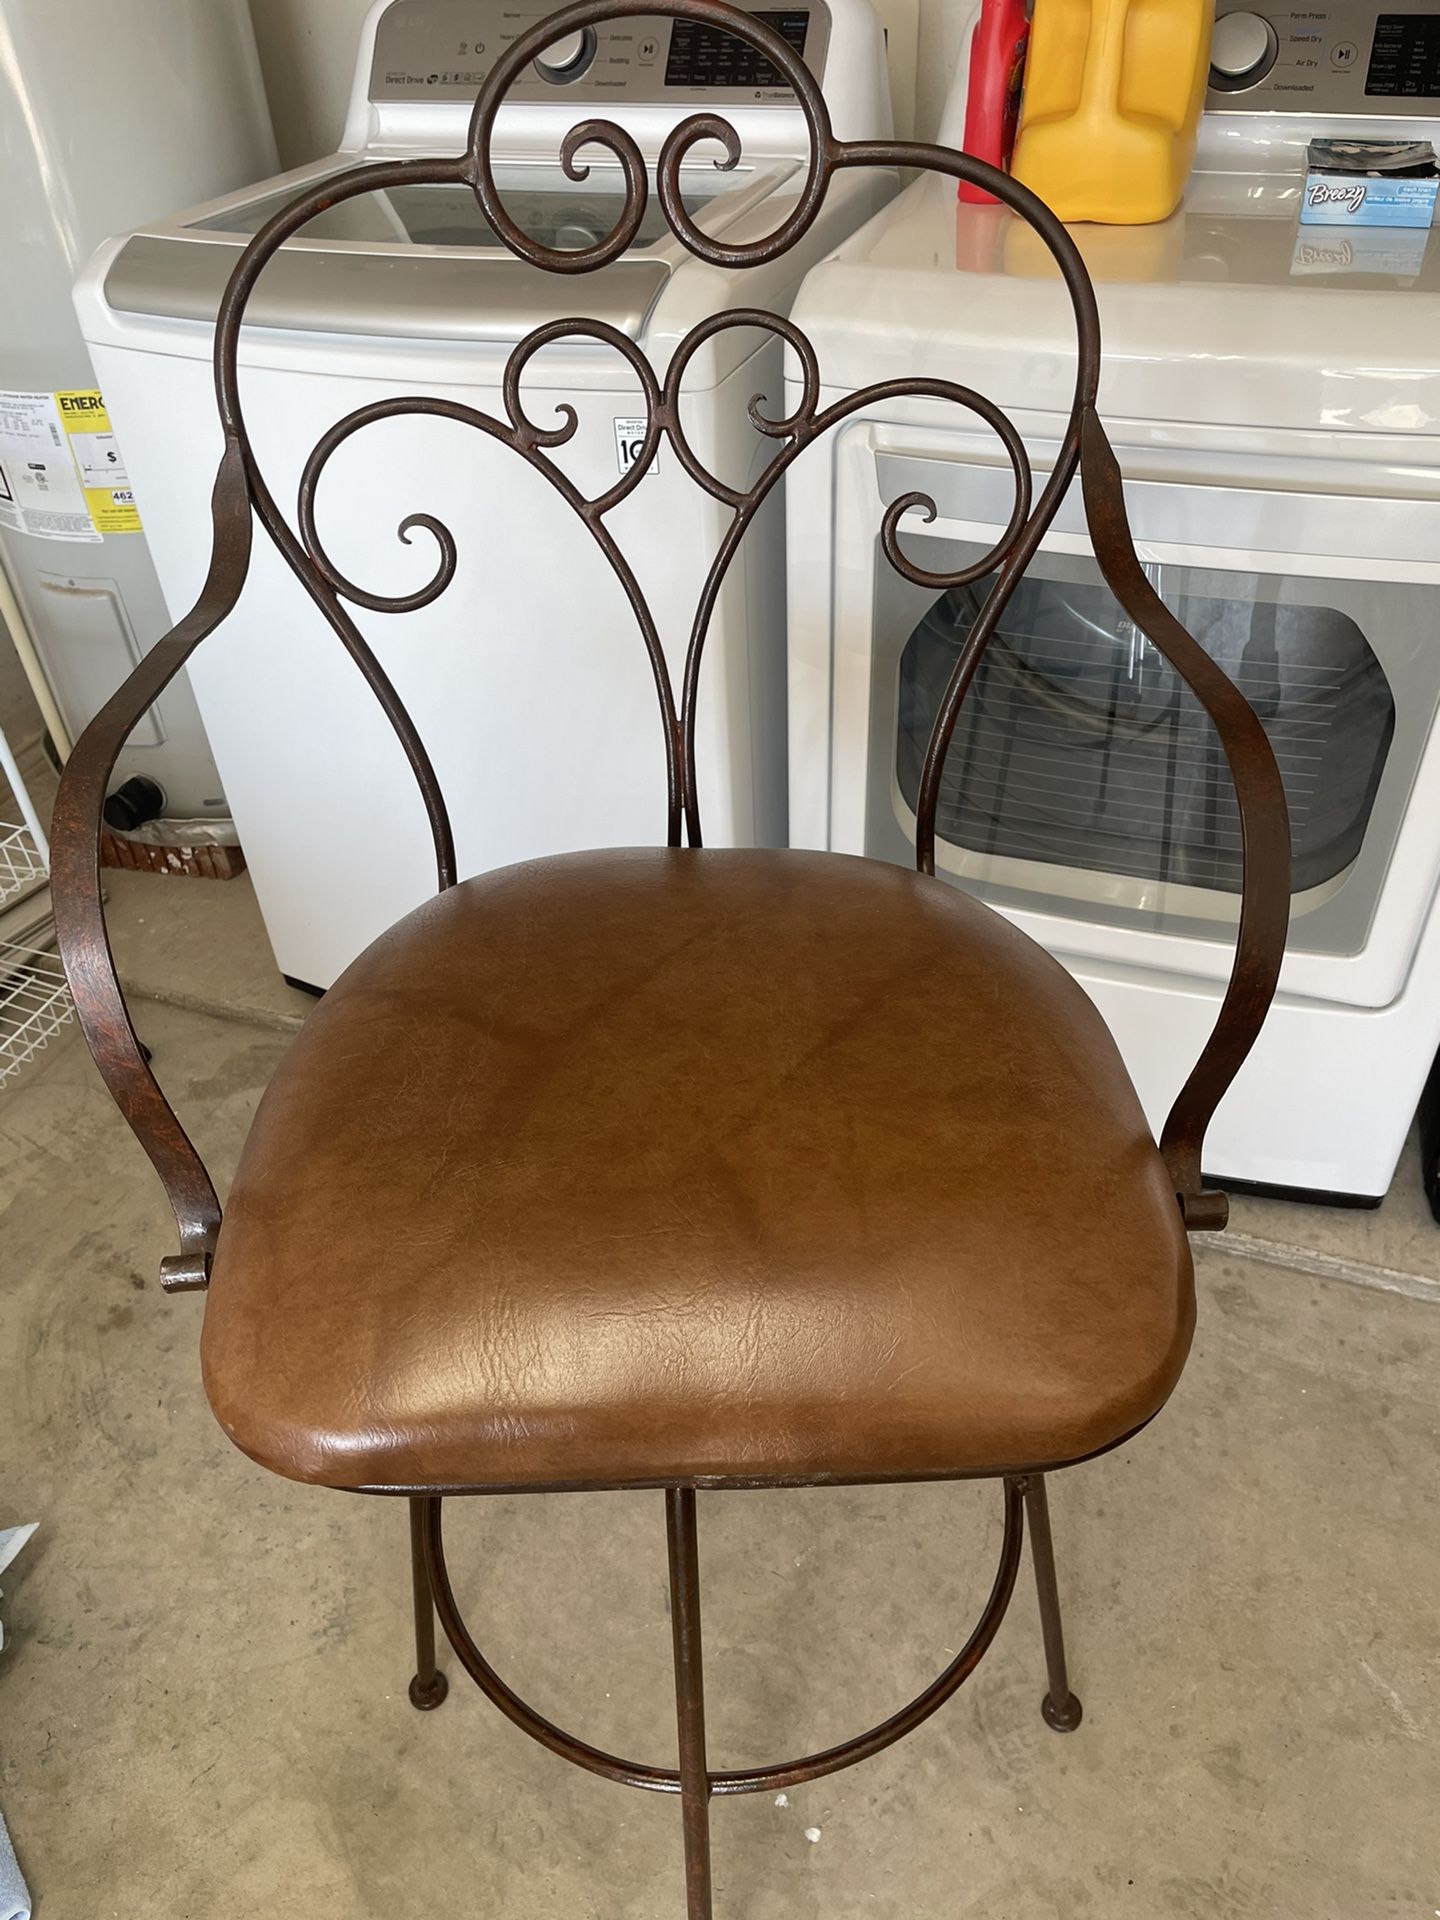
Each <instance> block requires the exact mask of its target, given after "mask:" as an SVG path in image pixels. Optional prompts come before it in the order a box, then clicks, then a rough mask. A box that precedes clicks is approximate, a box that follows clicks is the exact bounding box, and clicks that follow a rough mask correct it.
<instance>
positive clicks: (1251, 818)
mask: <svg viewBox="0 0 1440 1920" xmlns="http://www.w3.org/2000/svg"><path fill="white" fill-rule="evenodd" d="M1081 434H1082V441H1083V448H1082V456H1081V484H1082V486H1083V487H1084V491H1085V516H1086V519H1087V521H1088V523H1089V527H1090V538H1091V541H1092V542H1093V544H1094V547H1095V558H1096V560H1097V561H1099V563H1100V571H1101V572H1102V573H1103V574H1104V576H1105V582H1106V585H1107V586H1108V587H1109V588H1110V591H1111V592H1112V593H1113V594H1114V595H1115V598H1116V599H1117V600H1118V601H1119V602H1120V605H1121V606H1122V607H1123V608H1124V609H1125V611H1126V613H1128V614H1129V616H1130V618H1131V619H1132V620H1133V621H1134V622H1135V624H1136V626H1137V627H1139V628H1140V630H1141V631H1142V632H1143V633H1145V634H1147V635H1148V636H1149V638H1150V640H1151V641H1152V642H1153V644H1154V646H1155V648H1156V650H1157V651H1158V652H1159V653H1161V654H1163V655H1164V657H1165V658H1166V659H1167V660H1168V661H1169V663H1170V665H1171V666H1172V667H1174V669H1175V671H1176V672H1177V673H1178V674H1179V675H1180V676H1181V678H1182V679H1183V680H1184V681H1185V682H1186V684H1187V685H1188V686H1189V688H1190V690H1191V692H1192V693H1193V694H1194V695H1195V697H1196V699H1197V700H1199V702H1200V704H1201V705H1202V706H1203V707H1204V709H1205V711H1206V713H1208V714H1209V716H1210V719H1211V721H1212V722H1213V723H1214V727H1215V732H1216V734H1217V735H1218V736H1219V740H1220V745H1221V747H1222V748H1223V749H1224V753H1225V758H1226V761H1227V762H1228V764H1229V767H1230V777H1231V779H1232V780H1233V781H1234V784H1235V798H1236V801H1237V803H1238V805H1239V811H1240V844H1241V889H1240V925H1239V928H1238V930H1237V932H1236V936H1235V961H1234V965H1233V967H1232V968H1231V972H1230V982H1229V985H1228V986H1227V988H1226V991H1225V998H1224V1001H1223V1002H1222V1004H1221V1008H1220V1015H1219V1018H1218V1019H1217V1020H1216V1022H1215V1026H1214V1029H1213V1030H1212V1032H1211V1035H1210V1038H1209V1039H1208V1040H1207V1041H1206V1043H1205V1047H1204V1050H1203V1051H1202V1053H1201V1055H1200V1058H1199V1060H1198V1061H1197V1062H1196V1063H1195V1066H1194V1068H1193V1069H1192V1071H1191V1073H1190V1077H1189V1079H1187V1080H1186V1082H1185V1084H1184V1086H1183V1087H1182V1088H1181V1089H1180V1092H1179V1094H1178V1095H1177V1096H1176V1100H1175V1104H1174V1106H1173V1107H1171V1109H1170V1113H1169V1116H1168V1117H1167V1119H1166V1121H1165V1125H1164V1127H1163V1128H1162V1129H1161V1133H1160V1151H1161V1153H1162V1154H1163V1155H1164V1156H1165V1164H1166V1166H1167V1167H1168V1168H1169V1170H1170V1177H1171V1179H1172V1180H1173V1181H1174V1183H1175V1191H1176V1193H1177V1194H1178V1195H1179V1198H1180V1205H1181V1207H1182V1208H1183V1210H1184V1214H1185V1224H1186V1226H1187V1227H1189V1228H1192V1229H1195V1228H1203V1229H1211V1228H1220V1227H1223V1226H1224V1225H1225V1222H1226V1219H1227V1218H1228V1215H1229V1211H1230V1208H1229V1202H1228V1201H1227V1200H1226V1198H1225V1195H1224V1194H1223V1193H1217V1192H1214V1191H1212V1190H1209V1189H1207V1188H1206V1186H1205V1184H1204V1182H1203V1180H1202V1179H1201V1177H1200V1155H1201V1152H1202V1150H1203V1148H1204V1144H1205V1129H1206V1127H1207V1126H1208V1125H1209V1124H1210V1119H1211V1116H1212V1115H1213V1113H1214V1112H1215V1109H1216V1107H1218V1106H1219V1104H1220V1100H1221V1097H1222V1096H1223V1094H1224V1092H1225V1089H1226V1088H1227V1087H1228V1086H1229V1085H1230V1082H1231V1081H1232V1080H1233V1079H1234V1078H1235V1075H1236V1074H1237V1073H1238V1072H1239V1070H1240V1068H1241V1066H1242V1065H1243V1063H1244V1060H1245V1056H1246V1055H1247V1054H1248V1053H1249V1051H1250V1049H1251V1047H1252V1046H1253V1045H1254V1044H1255V1039H1256V1036H1257V1035H1258V1034H1259V1032H1260V1028H1261V1026H1262V1025H1263V1024H1264V1020H1265V1015H1266V1014H1267V1013H1268V1012H1269V1009H1270V1002H1271V1000H1272V999H1273V998H1274V997H1275V986H1276V982H1277V981H1278V980H1279V978H1280V961H1281V958H1282V956H1283V954H1284V951H1285V935H1286V932H1287V931H1288V928H1289V924H1290V816H1289V811H1288V809H1287V807H1286V804H1285V788H1284V785H1283V783H1282V782H1281V779H1280V769H1279V767H1278V766H1277V765H1276V762H1275V753H1274V750H1273V748H1272V747H1271V745H1270V741H1269V738H1268V737H1267V735H1266V732H1265V729H1264V728H1263V727H1262V726H1261V724H1260V721H1259V719H1258V718H1257V717H1256V714H1255V710H1254V708H1253V707H1252V706H1251V705H1250V702H1249V701H1248V700H1247V699H1246V698H1245V696H1244V694H1243V693H1241V691H1240V689H1239V688H1238V687H1237V686H1236V685H1235V682H1234V681H1233V680H1232V679H1231V678H1230V676H1229V675H1228V674H1227V673H1225V672H1224V670H1223V669H1222V668H1220V667H1218V666H1217V665H1216V664H1215V662H1214V661H1213V660H1212V659H1211V658H1210V656H1209V654H1208V653H1206V651H1205V649H1204V648H1203V647H1202V646H1200V645H1199V643H1198V642H1197V641H1195V640H1194V639H1192V638H1191V636H1190V635H1189V634H1188V633H1187V632H1186V631H1185V629H1184V627H1182V626H1181V624H1180V622H1179V621H1178V620H1177V619H1176V618H1175V616H1174V614H1173V613H1171V611H1170V609H1169V608H1168V607H1167V606H1166V605H1165V604H1164V602H1163V601H1162V600H1161V599H1160V596H1159V595H1158V594H1157V593H1156V591H1155V589H1154V588H1153V587H1152V586H1151V584H1150V582H1149V581H1148V580H1147V579H1146V577H1145V570H1144V568H1143V567H1142V566H1141V565H1140V562H1139V560H1138V559H1137V558H1136V555H1135V544H1134V542H1133V541H1132V539H1131V538H1130V527H1129V523H1128V521H1127V520H1126V518H1125V496H1124V493H1123V492H1122V490H1121V485H1120V468H1119V466H1118V464H1117V462H1116V459H1115V455H1114V453H1113V452H1112V451H1111V448H1110V442H1109V441H1108V440H1107V439H1106V437H1105V429H1104V428H1103V427H1102V426H1101V424H1100V420H1099V416H1098V415H1097V414H1096V413H1095V411H1094V409H1093V408H1087V409H1086V411H1085V416H1084V419H1083V421H1082V423H1081Z"/></svg>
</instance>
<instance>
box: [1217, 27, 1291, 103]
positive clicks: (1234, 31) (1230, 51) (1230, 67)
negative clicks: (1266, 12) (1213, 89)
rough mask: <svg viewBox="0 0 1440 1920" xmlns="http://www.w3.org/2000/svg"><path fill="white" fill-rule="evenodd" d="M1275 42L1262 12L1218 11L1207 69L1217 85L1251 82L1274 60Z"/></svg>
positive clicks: (1276, 44) (1264, 73) (1276, 49)
mask: <svg viewBox="0 0 1440 1920" xmlns="http://www.w3.org/2000/svg"><path fill="white" fill-rule="evenodd" d="M1278 52H1279V42H1278V40H1277V39H1276V37H1275V29H1274V28H1273V27H1272V26H1271V24H1270V22H1269V21H1268V20H1267V19H1265V17H1264V16H1263V14H1258V13H1244V12H1242V13H1222V14H1221V16H1220V18H1219V19H1218V20H1217V21H1216V22H1215V33H1214V37H1213V39H1212V40H1211V42H1210V71H1211V75H1212V76H1213V79H1214V82H1215V84H1216V85H1217V86H1224V85H1225V84H1226V83H1227V82H1228V83H1229V85H1230V87H1232V88H1233V87H1234V86H1235V85H1236V84H1237V82H1238V83H1241V84H1246V83H1248V84H1250V85H1253V84H1254V83H1255V82H1256V81H1258V80H1263V79H1264V77H1265V75H1266V74H1267V73H1268V72H1269V71H1270V69H1271V67H1273V66H1274V64H1275V56H1276V54H1277V53H1278Z"/></svg>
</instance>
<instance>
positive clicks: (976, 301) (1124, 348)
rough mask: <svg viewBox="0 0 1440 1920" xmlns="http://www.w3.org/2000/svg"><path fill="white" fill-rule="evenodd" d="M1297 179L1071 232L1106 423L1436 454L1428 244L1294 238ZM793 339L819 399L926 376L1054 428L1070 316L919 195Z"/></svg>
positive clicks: (1238, 186)
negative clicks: (1404, 446) (1095, 329)
mask: <svg viewBox="0 0 1440 1920" xmlns="http://www.w3.org/2000/svg"><path fill="white" fill-rule="evenodd" d="M1300 189H1301V181H1300V178H1299V177H1298V176H1297V175H1290V174H1287V175H1281V176H1279V177H1277V176H1275V175H1266V176H1259V175H1248V174H1196V175H1195V176H1193V177H1192V180H1191V183H1190V189H1189V191H1188V192H1187V195H1186V199H1185V203H1184V205H1183V207H1182V208H1181V210H1180V211H1179V212H1178V213H1177V214H1175V215H1174V216H1173V217H1172V218H1171V219H1169V220H1165V221H1161V222H1159V223H1157V224H1156V225H1153V226H1146V227H1104V226H1089V225H1077V226H1074V227H1072V228H1071V229H1070V232H1071V234H1072V235H1073V237H1074V239H1075V241H1076V243H1077V244H1078V246H1079V248H1080V251H1081V253H1082V254H1083V256H1084V258H1085V262H1086V265H1087V266H1088V268H1089V270H1090V273H1091V276H1092V278H1093V279H1094V282H1095V289H1096V296H1097V299H1098V301H1099V305H1100V320H1101V340H1102V348H1103V354H1104V371H1103V375H1102V381H1101V389H1100V402H1101V406H1102V408H1103V409H1104V411H1105V412H1106V413H1108V414H1110V415H1112V416H1114V417H1116V418H1129V419H1138V420H1141V421H1146V420H1155V421H1172V422H1177V423H1179V422H1184V423H1194V424H1205V425H1210V426H1217V427H1227V426H1229V427H1237V426H1238V427H1241V428H1244V429H1246V430H1250V429H1262V430H1263V429H1264V428H1267V427H1272V428H1286V429H1294V428H1300V429H1325V430H1326V431H1328V432H1334V431H1335V430H1337V429H1339V430H1350V431H1355V432H1365V433H1404V434H1410V433H1414V434H1417V435H1419V434H1440V239H1437V238H1436V236H1435V235H1434V234H1433V233H1432V231H1431V230H1429V229H1425V228H1419V229H1407V228H1376V227H1368V228H1367V227H1314V226H1307V227H1301V226H1299V225H1298V224H1297V214H1298V210H1299V200H1300ZM793 317H794V319H795V320H796V321H797V323H798V324H799V325H800V326H801V327H802V328H803V329H804V330H805V332H806V333H808V334H809V336H810V338H811V340H812V341H813V343H814V345H815V348H816V351H817V353H818V354H819V359H820V370H821V377H822V379H823V380H824V381H825V383H826V385H827V386H835V387H841V388H846V389H854V388H857V387H861V386H865V385H867V384H869V383H870V382H872V381H876V380H882V379H895V378H905V377H908V376H918V375H928V376H931V377H935V378H943V379H950V380H956V381H962V382H966V383H968V384H970V385H971V386H974V387H977V388H978V389H980V390H981V391H982V392H984V393H985V394H987V395H988V396H989V397H990V398H991V399H993V400H995V401H996V402H998V404H999V405H1001V406H1002V407H1006V408H1025V409H1032V410H1038V411H1046V412H1064V411H1066V410H1068V408H1069V406H1070V402H1071V397H1072V394H1073V390H1074V380H1075V327H1074V320H1073V318H1072V314H1071V308H1070V302H1069V297H1068V295H1067V294H1066V292H1065V289H1064V287H1063V285H1062V283H1061V281H1060V279H1059V276H1058V273H1057V271H1056V269H1055V267H1054V265H1053V262H1052V261H1051V258H1050V254H1049V252H1048V249H1047V248H1046V247H1045V245H1044V243H1043V242H1042V241H1041V240H1040V239H1039V237H1038V235H1036V234H1035V233H1034V232H1033V231H1032V230H1031V228H1029V227H1028V226H1027V225H1026V224H1025V223H1024V222H1023V221H1021V220H1020V219H1018V218H1017V217H1016V216H1015V215H1013V214H1011V213H1010V212H1009V211H1008V210H1007V209H1005V208H1003V207H999V206H988V207H975V206H965V205H957V203H956V199H955V189H954V185H953V183H952V182H951V181H949V180H947V179H943V178H940V177H938V176H935V175H927V176H925V177H924V178H922V179H921V180H918V181H916V182H915V184H914V185H913V186H911V187H910V188H908V189H907V190H906V192H905V193H903V194H902V195H901V196H900V198H899V199H898V200H896V201H894V202H892V204H891V205H890V206H889V207H888V208H887V209H886V210H885V211H884V212H883V213H881V214H879V215H878V216H877V217H876V218H875V219H874V220H872V221H871V222H870V224H869V225H868V226H866V227H864V228H862V229H861V230H860V232H859V233H858V234H856V235H855V236H854V237H853V238H852V239H851V240H849V241H848V242H846V243H845V244H844V245H843V246H841V247H840V248H839V249H838V250H837V251H836V252H835V253H834V254H833V255H832V256H831V257H830V258H829V259H828V260H826V261H824V262H822V263H821V264H820V265H819V266H818V267H816V268H815V269H814V270H813V271H812V273H811V274H810V275H809V277H808V278H807V280H806V281H805V284H804V286H803V288H802V289H801V292H800V296H799V299H798V300H797V302H796V305H795V308H794V313H793Z"/></svg>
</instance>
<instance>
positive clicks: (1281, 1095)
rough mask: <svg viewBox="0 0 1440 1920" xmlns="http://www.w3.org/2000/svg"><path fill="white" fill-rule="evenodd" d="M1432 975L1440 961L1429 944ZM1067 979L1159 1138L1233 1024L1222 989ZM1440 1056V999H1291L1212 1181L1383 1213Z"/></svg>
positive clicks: (1224, 1119)
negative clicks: (1202, 1059) (1316, 1196)
mask: <svg viewBox="0 0 1440 1920" xmlns="http://www.w3.org/2000/svg"><path fill="white" fill-rule="evenodd" d="M1429 944H1430V946H1431V948H1432V953H1431V963H1432V969H1433V965H1434V963H1435V961H1436V960H1440V953H1436V952H1434V951H1433V949H1434V948H1435V947H1436V945H1437V942H1436V940H1435V939H1434V938H1433V936H1432V938H1431V940H1430V942H1429ZM1056 958H1057V959H1059V960H1060V961H1061V962H1062V963H1063V964H1064V965H1066V966H1067V967H1068V968H1069V969H1070V971H1071V972H1072V973H1073V974H1074V976H1075V978H1076V979H1077V980H1078V981H1079V983H1080V985H1081V986H1082V987H1083V988H1084V989H1085V991H1086V993H1088V994H1089V996H1090V998H1091V999H1092V1000H1093V1001H1094V1002H1095V1004H1096V1006H1097V1007H1098V1008H1099V1009H1100V1012H1101V1013H1102V1014H1103V1016H1104V1018H1105V1024H1106V1025H1107V1026H1108V1027H1109V1029H1110V1031H1111V1033H1112V1034H1113V1035H1114V1037H1115V1042H1116V1044H1117V1046H1118V1047H1119V1049H1120V1052H1121V1054H1122V1055H1123V1056H1124V1060H1125V1065H1126V1067H1127V1068H1128V1070H1129V1073H1130V1077H1131V1079H1132V1080H1133V1081H1134V1083H1135V1089H1136V1091H1137V1092H1138V1094H1139V1095H1140V1099H1141V1103H1142V1104H1143V1106H1144V1108H1145V1113H1146V1117H1147V1118H1148V1119H1149V1121H1150V1125H1151V1127H1152V1128H1153V1129H1154V1131H1155V1133H1156V1135H1157V1137H1158V1135H1159V1132H1160V1128H1161V1127H1162V1125H1163V1124H1164V1120H1165V1116H1166V1114H1167V1113H1168V1112H1169V1110H1170V1106H1171V1103H1172V1101H1173V1100H1174V1098H1175V1095H1176V1093H1178V1091H1179V1089H1180V1087H1181V1085H1182V1084H1183V1082H1184V1079H1185V1076H1186V1075H1187V1074H1188V1073H1189V1071H1190V1069H1191V1067H1192V1066H1193V1065H1194V1063H1195V1061H1196V1060H1197V1059H1198V1058H1199V1056H1200V1050H1201V1048H1202V1047H1203V1046H1204V1044H1205V1042H1206V1040H1207V1039H1208V1037H1209V1035H1210V1031H1211V1029H1212V1027H1213V1026H1214V1024H1215V1016H1216V1013H1217V1012H1218V1010H1219V1005H1220V996H1219V994H1218V992H1217V991H1216V990H1215V989H1214V988H1213V987H1212V986H1211V985H1210V984H1209V983H1208V982H1202V981H1186V982H1180V981H1177V980H1176V979H1174V978H1173V977H1172V978H1170V979H1164V980H1162V979H1159V978H1156V977H1149V978H1147V977H1146V976H1145V975H1144V974H1142V973H1140V972H1139V971H1138V970H1131V969H1123V970H1122V969H1117V970H1115V971H1113V972H1100V971H1097V970H1096V969H1095V968H1094V967H1093V965H1092V964H1091V963H1084V962H1078V961H1075V960H1073V959H1071V958H1070V957H1069V956H1067V955H1065V954H1057V955H1056ZM1437 1046H1440V995H1437V994H1436V993H1435V992H1434V990H1433V988H1432V989H1431V990H1430V991H1429V992H1428V993H1426V992H1425V991H1424V990H1423V989H1421V990H1417V988H1416V987H1415V986H1412V987H1411V988H1410V989H1409V990H1408V991H1407V992H1406V993H1405V994H1404V995H1402V996H1401V998H1400V999H1399V1000H1397V1001H1395V1002H1394V1004H1393V1005H1391V1006H1389V1007H1383V1008H1380V1009H1379V1010H1373V1009H1369V1008H1358V1007H1341V1006H1335V1005H1333V1004H1328V1003H1323V1002H1317V1001H1313V1000H1295V999H1292V998H1290V997H1288V996H1282V997H1281V998H1279V999H1277V1000H1276V1001H1275V1003H1274V1004H1273V1006H1272V1007H1271V1009H1270V1013H1269V1016H1268V1018H1267V1020H1266V1022H1265V1026H1264V1028H1263V1029H1262V1031H1261V1034H1260V1038H1259V1040H1258V1041H1257V1042H1256V1044H1255V1048H1254V1051H1253V1052H1252V1053H1251V1055H1250V1057H1249V1059H1248V1060H1247V1061H1246V1062H1245V1065H1244V1066H1243V1067H1242V1068H1241V1069H1240V1072H1239V1074H1238V1075H1237V1076H1236V1078H1235V1081H1234V1084H1233V1085H1232V1086H1231V1088H1230V1090H1229V1092H1228V1093H1227V1094H1226V1096H1225V1098H1224V1099H1223V1100H1222V1101H1221V1103H1220V1107H1219V1109H1218V1111H1217V1112H1216V1115H1215V1118H1214V1120H1213V1122H1212V1123H1211V1126H1210V1129H1209V1132H1208V1133H1207V1135H1206V1139H1205V1154H1204V1166H1205V1172H1206V1174H1207V1175H1208V1176H1209V1177H1210V1178H1212V1179H1215V1180H1218V1181H1220V1182H1221V1183H1222V1184H1223V1182H1224V1181H1225V1180H1226V1179H1227V1178H1229V1179H1235V1180H1245V1181H1258V1182H1261V1183H1263V1184H1265V1185H1269V1186H1279V1187H1298V1188H1303V1189H1308V1190H1310V1191H1313V1192H1317V1193H1336V1194H1352V1195H1368V1196H1371V1197H1373V1198H1376V1199H1378V1198H1379V1197H1380V1196H1381V1195H1383V1194H1384V1193H1385V1191H1386V1189H1387V1188H1388V1187H1389V1185H1390V1181H1391V1179H1392V1177H1393V1175H1394V1172H1395V1168H1396V1165H1397V1163H1398V1161H1399V1158H1400V1154H1401V1150H1402V1149H1403V1147H1404V1145H1405V1140H1406V1136H1407V1135H1408V1133H1409V1130H1410V1122H1411V1118H1412V1116H1413V1114H1414V1112H1415V1107H1416V1103H1417V1102H1418V1100H1419V1098H1420V1092H1421V1089H1422V1087H1423V1086H1424V1084H1425V1079H1426V1076H1427V1074H1428V1072H1429V1070H1430V1065H1431V1062H1432V1061H1433V1060H1434V1058H1435V1052H1436V1048H1437Z"/></svg>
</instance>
